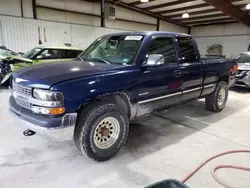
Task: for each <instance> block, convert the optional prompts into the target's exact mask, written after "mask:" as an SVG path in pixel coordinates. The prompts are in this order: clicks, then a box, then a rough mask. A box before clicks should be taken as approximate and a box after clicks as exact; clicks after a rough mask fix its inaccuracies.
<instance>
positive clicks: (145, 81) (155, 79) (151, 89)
mask: <svg viewBox="0 0 250 188" xmlns="http://www.w3.org/2000/svg"><path fill="white" fill-rule="evenodd" d="M151 54H161V55H163V56H164V65H161V66H156V67H147V68H142V73H141V75H140V78H139V85H138V90H137V96H138V97H137V98H138V104H139V108H138V111H137V112H138V113H137V116H141V115H145V114H148V113H150V112H152V111H154V110H156V109H161V108H164V107H167V106H170V105H173V104H177V103H179V102H180V100H181V92H182V88H181V74H180V67H179V64H178V61H177V52H176V46H175V43H174V39H173V37H167V36H166V37H165V36H156V37H153V38H152V39H151V41H150V44H149V47H148V51H147V56H148V55H151Z"/></svg>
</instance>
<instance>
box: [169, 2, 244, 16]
mask: <svg viewBox="0 0 250 188" xmlns="http://www.w3.org/2000/svg"><path fill="white" fill-rule="evenodd" d="M236 6H237V7H238V8H245V7H246V5H236ZM218 11H219V10H216V9H215V8H212V9H208V10H200V11H195V12H189V15H190V17H199V16H200V14H207V13H213V12H218ZM182 14H183V13H181V14H173V15H169V16H168V17H169V18H171V19H174V18H177V17H180V18H181V16H182Z"/></svg>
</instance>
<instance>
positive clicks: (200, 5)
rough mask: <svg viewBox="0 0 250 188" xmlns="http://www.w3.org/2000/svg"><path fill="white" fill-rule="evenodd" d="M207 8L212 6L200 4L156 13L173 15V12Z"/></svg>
mask: <svg viewBox="0 0 250 188" xmlns="http://www.w3.org/2000/svg"><path fill="white" fill-rule="evenodd" d="M206 6H210V5H209V4H207V3H202V4H199V5H191V6H187V7H181V8H176V9H171V10H163V11H156V12H155V13H157V14H168V13H173V12H179V11H186V10H188V9H196V8H204V7H206Z"/></svg>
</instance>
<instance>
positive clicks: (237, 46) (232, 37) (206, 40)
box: [192, 23, 250, 58]
mask: <svg viewBox="0 0 250 188" xmlns="http://www.w3.org/2000/svg"><path fill="white" fill-rule="evenodd" d="M192 35H193V37H194V38H195V39H196V41H197V44H198V47H199V50H200V53H201V55H205V54H206V51H207V48H208V46H211V45H214V44H221V45H222V46H223V55H225V56H226V57H228V58H231V57H235V56H236V55H238V54H239V53H241V52H245V51H247V49H248V45H249V44H250V28H248V27H246V26H245V25H243V24H240V23H235V24H222V25H211V26H202V27H194V28H192Z"/></svg>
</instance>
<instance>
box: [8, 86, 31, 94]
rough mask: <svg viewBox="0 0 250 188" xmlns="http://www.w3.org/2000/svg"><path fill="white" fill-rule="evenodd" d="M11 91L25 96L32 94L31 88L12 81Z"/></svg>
mask: <svg viewBox="0 0 250 188" xmlns="http://www.w3.org/2000/svg"><path fill="white" fill-rule="evenodd" d="M12 88H13V91H14V92H16V93H18V94H21V95H26V96H31V95H32V88H29V87H25V86H21V85H18V84H15V83H13V86H12Z"/></svg>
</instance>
